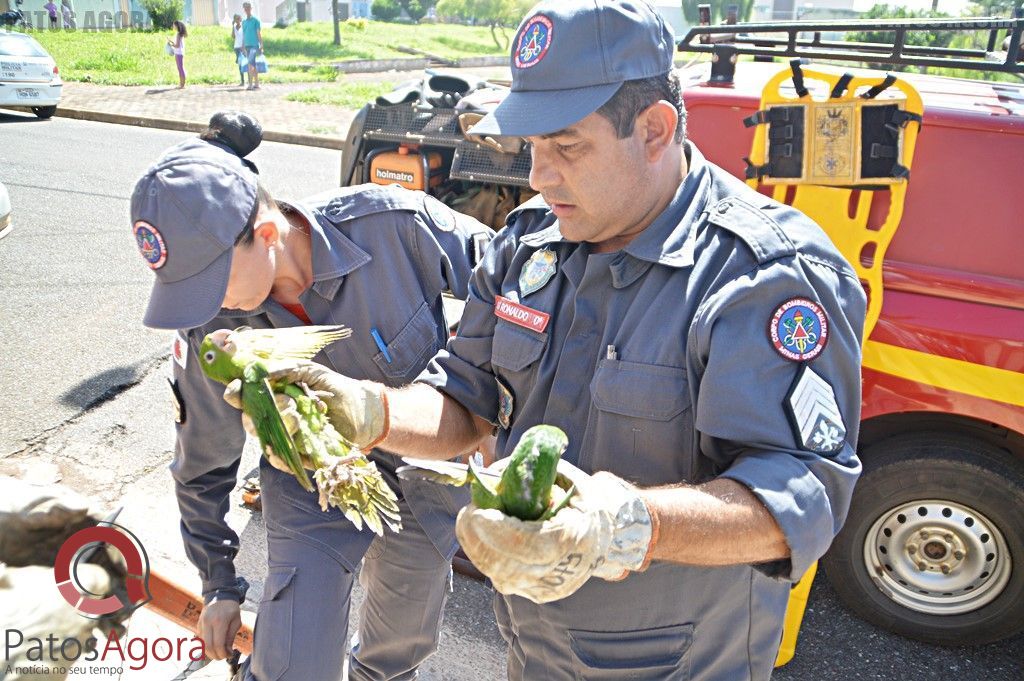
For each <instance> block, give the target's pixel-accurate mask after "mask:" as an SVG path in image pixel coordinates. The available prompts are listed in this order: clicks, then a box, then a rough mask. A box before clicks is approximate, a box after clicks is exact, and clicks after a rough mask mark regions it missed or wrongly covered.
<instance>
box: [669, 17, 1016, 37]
mask: <svg viewBox="0 0 1024 681" xmlns="http://www.w3.org/2000/svg"><path fill="white" fill-rule="evenodd" d="M1021 23H1022V20H1021V19H1004V18H1001V17H980V18H978V19H890V20H888V21H872V20H868V21H862V20H851V21H824V22H823V21H779V22H763V23H739V24H730V25H728V26H724V25H722V26H693V27H692V28H690V31H689V33H693V34H698V33H758V32H764V33H782V32H789V31H797V32H799V33H810V32H812V31H826V32H836V33H840V32H844V31H895V30H896V29H898V28H903V29H906V30H908V31H933V30H942V31H984V30H988V29H992V28H995V29H1005V28H1013V27H1014V26H1019V25H1020V24H1021Z"/></svg>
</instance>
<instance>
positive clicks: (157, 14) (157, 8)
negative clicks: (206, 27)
mask: <svg viewBox="0 0 1024 681" xmlns="http://www.w3.org/2000/svg"><path fill="white" fill-rule="evenodd" d="M141 3H142V8H143V9H145V10H146V11H147V12H148V13H149V18H150V21H152V22H153V28H172V24H173V23H174V22H175V21H178V20H180V19H181V17H182V16H183V15H184V14H185V0H141Z"/></svg>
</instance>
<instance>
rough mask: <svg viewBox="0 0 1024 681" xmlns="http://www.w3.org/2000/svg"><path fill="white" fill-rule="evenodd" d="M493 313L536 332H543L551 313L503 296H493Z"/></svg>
mask: <svg viewBox="0 0 1024 681" xmlns="http://www.w3.org/2000/svg"><path fill="white" fill-rule="evenodd" d="M494 314H495V316H497V317H500V318H501V319H504V320H505V321H507V322H512V323H513V324H515V325H517V326H522V327H524V328H527V329H531V330H533V331H536V332H537V333H543V332H544V329H546V328H547V327H548V322H549V321H551V315H549V314H548V313H546V312H541V311H540V310H534V309H533V308H532V307H526V306H525V305H520V304H519V303H515V302H512V301H511V300H509V299H508V298H505V297H504V296H496V297H495V298H494Z"/></svg>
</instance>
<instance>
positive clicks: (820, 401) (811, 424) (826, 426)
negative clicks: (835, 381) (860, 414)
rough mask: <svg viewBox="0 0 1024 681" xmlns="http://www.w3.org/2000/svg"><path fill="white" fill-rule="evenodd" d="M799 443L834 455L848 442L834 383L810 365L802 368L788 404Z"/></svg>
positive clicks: (822, 452)
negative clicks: (833, 387) (833, 386)
mask: <svg viewBox="0 0 1024 681" xmlns="http://www.w3.org/2000/svg"><path fill="white" fill-rule="evenodd" d="M785 408H786V416H788V417H789V422H790V425H791V426H792V427H793V435H794V436H795V437H796V441H797V444H798V445H799V446H800V447H801V448H803V449H806V450H808V451H811V452H818V453H819V454H834V453H836V452H838V451H839V450H840V449H842V448H843V443H844V442H845V441H846V424H845V423H843V415H842V414H841V413H840V412H839V405H838V404H837V403H836V394H835V391H834V390H832V386H831V384H829V382H828V381H826V380H825V379H824V378H822V377H821V376H819V375H818V374H817V373H815V372H814V370H813V369H811V367H809V366H807V365H806V364H805V365H804V366H802V367H800V370H799V371H798V372H797V375H796V379H795V380H794V381H793V385H792V386H791V387H790V389H789V394H788V395H787V396H786V402H785Z"/></svg>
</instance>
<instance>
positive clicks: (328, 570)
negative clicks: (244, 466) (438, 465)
mask: <svg viewBox="0 0 1024 681" xmlns="http://www.w3.org/2000/svg"><path fill="white" fill-rule="evenodd" d="M261 479H262V480H263V495H262V497H263V512H264V519H265V522H266V525H267V552H268V571H267V581H266V585H265V587H264V593H263V598H262V600H261V601H260V605H259V610H258V613H257V621H256V632H255V641H254V643H253V656H252V659H251V661H250V666H249V670H248V671H247V672H246V674H245V678H246V680H247V681H253V680H256V681H276V680H278V679H284V680H287V681H334V680H336V679H342V678H343V677H342V667H343V663H344V661H345V656H346V654H347V653H348V639H347V632H348V624H349V609H350V605H351V595H352V585H353V578H354V577H353V574H352V572H351V571H350V570H349V569H348V568H347V567H346V565H351V564H353V562H355V563H356V564H357V563H358V556H356V557H355V558H354V561H353V557H352V555H351V554H352V552H351V551H346V550H345V548H346V543H348V544H349V545H350V547H351V545H352V544H357V545H359V546H364V545H365V535H363V534H362V533H357V532H356V531H355V528H354V527H353V526H352V524H351V523H350V522H349V521H348V520H346V519H345V518H344V516H342V515H341V514H340V513H338V512H337V510H336V509H331V510H330V511H328V512H326V513H325V512H323V511H321V510H320V507H319V505H318V502H317V495H316V494H315V493H308V492H305V491H303V490H302V489H301V488H300V487H299V486H298V484H297V483H295V481H294V479H293V478H291V476H289V475H288V474H285V473H281V472H280V471H276V470H275V469H272V468H268V467H267V466H263V467H262V470H261ZM399 509H400V512H401V514H402V531H401V532H400V533H397V534H396V533H394V532H392V531H390V530H387V529H385V531H384V532H385V533H384V536H383V537H376V538H374V539H373V541H372V543H371V544H370V546H369V549H368V550H366V555H365V558H364V560H363V565H362V569H361V571H360V577H359V581H360V584H362V586H363V588H364V589H365V591H366V599H365V601H364V604H363V607H362V610H361V612H360V619H359V630H358V634H359V644H358V646H357V647H356V648H355V650H353V651H352V658H351V660H350V664H349V666H350V669H349V676H348V678H349V679H351V680H352V681H384V680H385V679H387V680H392V679H393V680H396V681H397V680H403V679H414V678H416V669H417V667H418V666H419V665H420V663H422V662H423V660H424V659H426V658H427V657H428V656H429V655H430V654H431V653H433V652H434V651H435V650H436V649H437V642H438V636H439V632H440V628H441V615H442V612H443V610H444V604H445V601H446V600H447V597H448V592H449V589H450V580H451V563H450V561H447V560H445V559H444V557H443V556H441V554H440V553H438V551H437V549H436V548H434V545H433V544H432V543H431V541H430V539H429V538H428V537H427V535H426V533H425V532H424V531H423V528H422V527H421V526H420V524H419V523H418V522H416V519H415V517H414V516H413V514H412V512H411V511H410V510H409V506H408V503H407V502H406V501H405V500H404V499H402V500H400V502H399ZM364 532H366V530H364Z"/></svg>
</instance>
